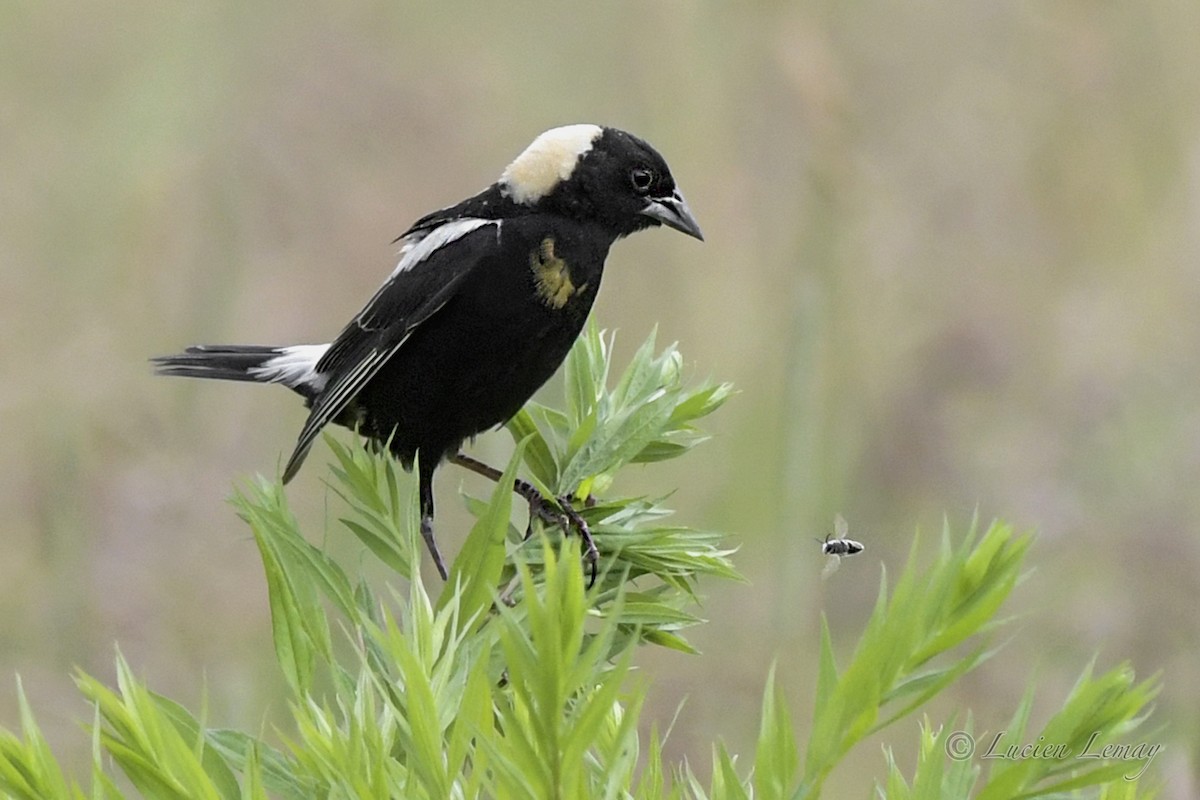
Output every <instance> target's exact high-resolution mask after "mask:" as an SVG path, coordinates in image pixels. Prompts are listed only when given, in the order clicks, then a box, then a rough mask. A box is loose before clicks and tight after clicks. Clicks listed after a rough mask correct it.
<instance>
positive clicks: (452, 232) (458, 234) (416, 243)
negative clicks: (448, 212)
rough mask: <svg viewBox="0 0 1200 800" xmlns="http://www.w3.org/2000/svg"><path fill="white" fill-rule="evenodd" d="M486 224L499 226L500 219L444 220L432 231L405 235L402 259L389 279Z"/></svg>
mask: <svg viewBox="0 0 1200 800" xmlns="http://www.w3.org/2000/svg"><path fill="white" fill-rule="evenodd" d="M484 225H495V226H496V227H497V228H499V227H500V220H498V219H478V218H477V217H467V218H465V219H456V220H451V221H450V222H444V223H442V224H441V225H439V226H437V227H436V228H434V229H433V230H431V231H417V232H416V233H413V234H410V235H409V236H406V237H404V244H402V245H400V261H399V263H397V264H396V268H395V269H394V270H392V274H391V275H389V276H388V279H389V280H390V279H391V278H394V277H396V276H397V275H399V274H400V273H401V272H405V271H407V270H410V269H412V268H413V267H415V266H416V265H417V264H420V263H421V262H422V261H424V260H425V259H427V258H429V256H430V254H431V253H433V251H435V250H437V249H438V248H440V247H445V246H446V245H448V244H450V242H453V241H455V240H457V239H461V238H462V237H464V236H466V235H467V234H468V233H470V232H471V231H473V230H476V229H477V228H482V227H483V226H484Z"/></svg>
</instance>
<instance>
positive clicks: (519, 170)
mask: <svg viewBox="0 0 1200 800" xmlns="http://www.w3.org/2000/svg"><path fill="white" fill-rule="evenodd" d="M603 132H604V129H603V128H601V127H600V126H599V125H564V126H563V127H561V128H551V129H550V130H548V131H546V132H545V133H543V134H542V135H541V136H539V137H537V138H536V139H534V140H533V142H532V143H531V144H530V145H529V147H526V148H525V150H524V152H522V153H521V155H519V156H517V157H516V159H515V160H514V161H513V162H512V163H511V164H509V165H508V168H507V169H505V170H504V174H503V175H501V176H500V191H501V192H502V193H503V194H504V196H505V197H508V198H511V199H512V201H513V202H514V203H522V204H529V203H534V202H537V201H538V200H540V199H541V198H543V197H545V196H546V195H548V194H549V193H550V192H552V191H554V187H555V186H558V184H559V183H561V182H562V181H565V180H566V179H567V178H569V177H571V173H572V172H574V171H575V165H576V164H578V163H579V159H580V157H581V156H583V154H584V153H586V152H587V151H589V150H591V149H592V145H593V144H595V142H596V140H597V139H599V138H600V134H601V133H603Z"/></svg>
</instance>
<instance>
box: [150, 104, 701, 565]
mask: <svg viewBox="0 0 1200 800" xmlns="http://www.w3.org/2000/svg"><path fill="white" fill-rule="evenodd" d="M658 225H666V226H668V227H671V228H674V229H675V230H678V231H682V232H683V233H686V234H688V235H690V236H694V237H696V238H697V239H702V238H703V237H702V236H701V234H700V228H699V226H698V225H697V224H696V220H695V218H693V217H692V213H691V211H690V210H689V209H688V206H687V203H686V202H684V199H683V195H682V194H680V192H679V190H678V189H677V188H676V186H675V179H674V178H673V177H672V176H671V171H670V169H669V168H668V167H667V164H666V162H665V161H664V160H663V158H662V156H661V155H659V154H658V152H657V151H655V150H654V148H652V147H651V146H650V145H649V144H647V143H646V142H644V141H642V140H641V139H639V138H637V137H636V136H633V135H631V134H629V133H626V132H624V131H620V130H616V129H615V128H606V127H600V126H597V125H568V126H565V127H561V128H554V129H551V130H548V131H546V132H545V133H543V134H541V135H540V136H538V137H537V138H536V139H534V141H533V143H532V144H530V145H529V147H527V148H526V149H525V151H524V152H522V153H521V154H520V155H519V156H517V158H516V160H514V161H513V162H512V163H511V164H509V165H508V168H507V169H505V170H504V173H503V174H502V175H501V176H500V179H499V180H498V181H497V182H496V183H494V184H492V185H491V186H489V187H488V188H486V189H484V190H483V191H482V192H480V193H479V194H477V195H475V196H474V197H471V198H469V199H467V200H464V201H462V202H461V203H459V204H458V205H455V206H451V207H449V208H444V209H442V210H440V211H435V212H433V213H432V214H429V215H427V216H425V217H422V218H421V219H419V220H417V221H416V223H414V224H413V226H412V227H410V228H409V229H408V230H407V231H406V232H405V233H404V234H403V235H401V236H400V237H399V238H398V239H396V241H397V242H399V243H400V245H401V246H400V261H399V263H398V264H397V265H396V268H395V269H393V270H392V273H391V275H389V276H388V279H387V280H386V281H385V282H384V284H383V286H382V287H380V289H379V290H378V291H377V292H376V293H375V296H374V297H372V298H371V299H370V301H369V302H368V303H367V305H366V307H365V308H363V310H362V311H360V312H359V314H358V316H356V317H355V318H354V319H353V320H351V322H350V324H348V325H347V326H346V327H345V328H343V329H342V332H341V333H340V334H338V337H337V338H336V339H335V340H334V341H333V342H332V343H331V344H310V345H292V346H288V347H262V346H253V345H229V346H212V345H200V346H196V347H189V348H188V349H187V350H185V351H184V352H183V353H181V354H179V355H174V356H163V357H159V358H155V359H154V362H155V364H156V370H157V372H158V373H159V374H162V375H182V376H185V377H191V378H217V379H222V380H235V381H255V382H258V383H281V384H283V385H284V386H287V387H288V388H289V389H292V390H293V391H295V392H296V393H298V394H299V395H301V396H302V397H303V398H304V400H305V404H306V405H307V406H308V407H309V409H311V410H310V412H309V416H308V421H307V422H306V423H305V424H304V428H303V430H301V432H300V437H299V440H298V441H297V442H296V448H295V450H294V451H293V453H292V456H291V458H289V459H288V462H287V466H286V467H285V468H284V472H283V480H284V481H285V482H287V481H288V480H290V479H291V478H292V477H294V476H295V474H296V472H297V471H298V470H299V469H300V465H301V464H302V463H303V462H304V457H305V456H306V455H307V454H308V451H309V449H310V448H311V447H312V444H313V441H314V440H315V438H316V436H317V434H318V433H319V432H320V430H321V429H322V428H323V427H325V425H327V424H329V423H331V422H332V423H336V424H338V425H344V426H346V427H349V428H354V429H357V430H358V431H359V432H360V433H362V434H363V435H365V436H367V437H368V438H369V439H371V440H373V441H375V442H377V443H379V444H380V445H383V444H386V445H387V446H388V447H390V449H391V451H392V452H393V453H394V454H395V455H396V456H397V457H398V458H399V459H400V461H401V463H402V464H403V465H404V467H405V468H406V469H411V468H412V464H413V461H414V459H416V457H417V454H418V453H419V454H420V459H419V470H418V472H419V475H418V478H419V491H420V501H421V534H422V536H423V537H424V538H425V542H426V544H427V545H428V547H429V552H430V554H431V555H432V556H433V560H434V563H435V565H436V566H437V569H438V572H439V574H441V576H442V577H443V578H445V577H446V576H447V572H446V566H445V563H444V562H443V561H442V557H441V554H440V553H439V552H438V548H437V544H436V543H435V542H434V538H433V473H434V470H436V469H437V467H438V465H439V464H440V463H441V462H442V461H443V460H449V461H451V462H454V463H457V464H460V465H462V466H464V467H467V468H468V469H471V470H473V471H475V472H479V473H480V474H483V475H487V476H488V477H491V478H492V479H493V480H495V479H497V478H498V477H499V475H500V473H499V471H497V470H495V469H492V468H491V467H488V466H487V465H485V464H482V463H481V462H479V461H476V460H475V459H472V458H470V457H469V456H466V455H465V454H463V453H461V452H460V447H461V446H462V444H463V442H464V441H465V440H467V439H470V438H472V437H474V436H475V435H476V434H477V433H480V432H481V431H484V430H487V429H489V428H492V427H495V426H498V425H503V424H504V423H505V422H506V421H507V420H508V419H509V418H510V417H512V416H513V415H514V414H515V413H516V412H517V411H518V410H520V408H521V406H522V405H524V403H525V401H527V400H528V399H529V398H530V396H532V395H533V393H534V392H535V391H537V389H538V388H539V387H540V386H541V385H542V384H543V383H545V382H546V381H547V380H548V379H549V378H550V376H551V375H552V374H553V373H554V371H555V370H556V369H557V368H558V366H559V364H561V363H562V361H563V359H564V358H565V357H566V355H567V352H568V350H569V349H570V347H571V344H572V343H573V342H574V341H575V339H576V337H577V336H578V335H579V332H580V330H581V329H582V327H583V324H584V320H585V319H586V317H587V315H588V312H589V311H590V309H591V307H592V301H593V300H594V299H595V297H596V290H597V289H599V288H600V276H601V274H602V273H603V271H604V259H605V257H606V256H607V255H608V250H609V247H611V246H612V244H613V242H615V241H616V240H617V239H619V238H621V237H622V236H627V235H629V234H631V233H633V232H635V231H639V230H642V229H643V228H649V227H654V226H658ZM514 490H515V491H517V492H519V493H521V494H522V495H523V496H524V497H526V499H528V500H529V502H530V512H531V515H532V514H533V513H535V512H537V513H541V514H543V515H545V514H546V513H547V509H546V507H545V505H544V503H543V500H542V498H541V497H540V495H538V494H537V492H536V491H534V489H533V487H532V486H530V485H529V484H527V483H525V482H523V481H518V483H517V486H515V487H514ZM559 500H560V503H559V504H560V505H561V506H562V508H563V511H564V512H565V513H566V514H567V515H568V517H569V518H570V519H572V520H573V521H574V522H575V523H576V524H577V525H579V527H580V533H581V535H582V536H583V537H584V538H585V540H586V544H587V547H588V554H589V558H590V559H591V561H592V564H593V570H594V567H595V558H596V551H595V546H594V545H593V544H592V543H591V541H590V536H589V535H588V532H587V529H586V526H583V525H582V520H581V519H580V518H579V517H578V515H577V514H575V513H574V512H573V510H572V509H571V508H570V505H569V502H567V501H565V499H563V498H560V499H559ZM559 519H560V520H561V518H559Z"/></svg>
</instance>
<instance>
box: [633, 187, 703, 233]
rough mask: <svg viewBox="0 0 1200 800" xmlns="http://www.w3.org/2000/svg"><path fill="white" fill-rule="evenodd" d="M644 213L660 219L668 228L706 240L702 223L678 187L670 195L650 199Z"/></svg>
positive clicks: (643, 210)
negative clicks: (694, 215)
mask: <svg viewBox="0 0 1200 800" xmlns="http://www.w3.org/2000/svg"><path fill="white" fill-rule="evenodd" d="M642 213H643V214H645V215H646V216H647V217H650V218H651V219H656V220H658V221H659V222H661V223H662V224H663V225H666V226H667V227H668V228H674V229H675V230H677V231H679V232H680V233H686V234H687V235H688V236H695V237H696V238H697V239H699V240H700V241H702V242H703V241H704V234H702V233H701V232H700V223H698V222H696V218H695V217H693V216H692V210H691V209H690V208H688V204H687V201H686V200H684V199H683V195H682V194H680V192H679V190H678V189H676V190H675V193H674V194H672V195H671V196H670V197H666V198H662V199H652V200H650V202H648V203H646V207H645V208H643V209H642Z"/></svg>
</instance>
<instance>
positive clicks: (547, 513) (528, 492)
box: [449, 452, 600, 588]
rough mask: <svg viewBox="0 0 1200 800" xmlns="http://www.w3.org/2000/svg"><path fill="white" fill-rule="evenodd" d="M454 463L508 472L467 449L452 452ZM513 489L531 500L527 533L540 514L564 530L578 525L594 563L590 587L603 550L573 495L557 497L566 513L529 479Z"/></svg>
mask: <svg viewBox="0 0 1200 800" xmlns="http://www.w3.org/2000/svg"><path fill="white" fill-rule="evenodd" d="M449 461H450V463H452V464H457V465H458V466H460V467H464V468H465V469H469V470H471V472H474V473H475V474H476V475H482V476H483V477H485V478H488V479H489V480H492V481H495V482H497V483H499V482H500V479H501V478H503V477H504V473H503V472H501V471H500V470H498V469H496V468H495V467H491V466H488V465H487V464H485V463H483V462H482V461H480V460H479V459H477V458H472V457H471V456H469V455H467V454H466V453H461V452H460V453H456V454H455V455H452V456H450V458H449ZM513 492H515V493H516V494H519V495H520V496H521V497H523V498H525V502H527V503H529V526H530V527H528V528H526V533H525V535H526V536H528V535H529V533H530V532H531V531H532V526H533V518H534V517H535V516H536V517H539V518H540V519H542V520H544V521H545V522H549V523H551V524H553V525H557V526H558V527H560V528H562V530H563V532H564V533H570V532H571V528H572V527H574V528H575V529H576V530H577V531H579V538H580V539H582V540H583V547H584V554H583V557H584V558H585V559H587V562H588V563H589V564H590V565H591V569H592V577H591V581H590V582H589V583H588V588H591V585H592V584H594V583H595V582H596V562H597V561H599V559H600V552H599V551H598V550H597V549H596V543H595V542H594V541H592V532H591V529H589V528H588V524H587V521H586V520H585V519H584V518H583V517H581V516H580V515H579V512H578V511H576V510H575V507H574V506H573V505H571V499H570V498H569V497H568V496H566V495H563V496H562V497H556V498H555V501H556V502H557V503H558V505H559V507H560V508H561V509H562V513H558V512H557V511H555V509H554V507H553V506H552V505H551V504H550V503H548V502H547V501H546V498H545V497H543V496H542V493H541V492H539V491H538V490H537V489H536V488H534V486H533V484H532V483H530V482H529V481H526V480H522V479H521V478H517V479H516V480H514V481H513Z"/></svg>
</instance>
